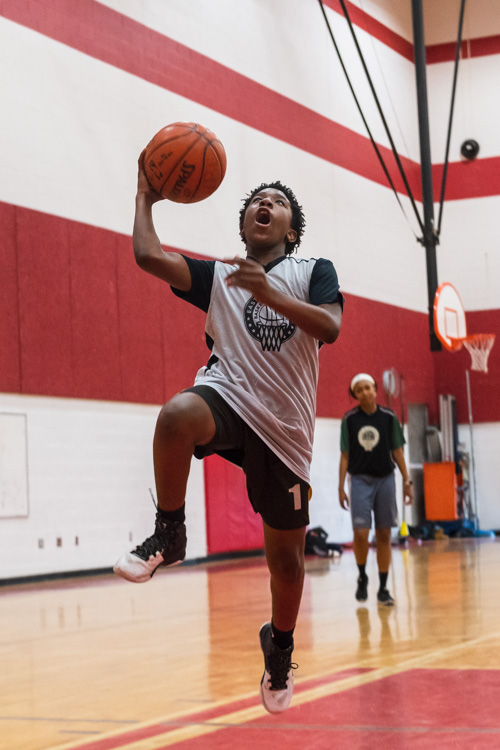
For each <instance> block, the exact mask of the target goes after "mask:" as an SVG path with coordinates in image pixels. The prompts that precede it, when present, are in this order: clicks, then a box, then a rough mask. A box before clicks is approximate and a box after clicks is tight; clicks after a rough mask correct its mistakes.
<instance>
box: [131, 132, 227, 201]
mask: <svg viewBox="0 0 500 750" xmlns="http://www.w3.org/2000/svg"><path fill="white" fill-rule="evenodd" d="M144 170H145V172H146V176H147V178H148V181H149V183H150V185H151V187H152V188H154V190H156V192H157V193H160V195H162V196H163V197H164V198H168V199H169V200H171V201H175V202H176V203H196V202H197V201H202V200H204V199H205V198H208V196H209V195H212V193H214V192H215V191H216V190H217V188H218V187H219V185H220V184H221V182H222V180H223V179H224V175H225V173H226V152H225V151H224V146H223V145H222V143H221V142H220V141H219V139H218V138H217V136H216V135H215V133H212V131H211V130H208V128H205V127H203V125H199V124H198V123H196V122H174V123H172V124H171V125H167V126H166V127H164V128H162V129H161V130H160V131H159V132H158V133H156V135H155V136H154V137H153V138H152V139H151V141H150V142H149V143H148V145H147V146H146V153H145V154H144Z"/></svg>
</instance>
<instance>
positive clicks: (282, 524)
mask: <svg viewBox="0 0 500 750" xmlns="http://www.w3.org/2000/svg"><path fill="white" fill-rule="evenodd" d="M183 393H196V394H197V395H198V396H201V398H202V399H203V400H204V401H205V402H206V404H207V405H208V407H209V409H210V411H211V412H212V416H213V418H214V421H215V435H214V437H213V439H212V440H211V441H210V443H207V445H199V446H196V448H195V451H194V455H195V456H196V458H205V456H211V455H212V454H213V453H217V454H218V455H219V456H222V458H225V459H226V460H228V461H231V462H232V463H234V464H236V465H237V466H240V467H241V468H242V469H243V471H244V472H245V476H246V485H247V492H248V498H249V500H250V502H251V504H252V507H253V509H254V511H255V513H260V515H261V516H262V518H263V520H264V521H265V522H266V523H267V525H268V526H270V527H271V528H272V529H281V530H283V531H285V530H289V529H300V528H302V527H303V526H307V525H308V524H309V499H310V496H311V488H310V486H309V484H308V483H307V482H305V481H304V480H303V479H301V478H300V477H298V476H297V475H296V474H295V473H294V472H293V471H292V470H291V469H289V468H288V466H286V465H285V464H284V463H283V461H281V460H280V459H279V458H278V456H277V455H276V454H275V453H273V451H272V450H271V449H270V448H269V447H268V446H267V445H266V443H264V441H263V440H261V438H260V437H259V436H258V435H257V434H256V433H255V432H254V431H253V430H252V429H251V427H249V426H248V425H247V423H246V422H245V420H244V419H242V418H241V417H240V416H239V414H236V412H235V411H234V410H233V409H232V408H231V406H229V404H228V403H227V402H226V401H225V400H224V398H223V397H222V396H221V395H220V394H219V393H218V392H217V391H216V390H214V388H211V387H210V386H208V385H195V386H193V387H192V388H186V390H185V391H183Z"/></svg>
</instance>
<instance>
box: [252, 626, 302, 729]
mask: <svg viewBox="0 0 500 750" xmlns="http://www.w3.org/2000/svg"><path fill="white" fill-rule="evenodd" d="M259 635H260V646H261V648H262V652H263V654H264V674H263V675H262V680H261V681H260V698H261V701H262V705H263V706H264V708H265V709H266V711H269V713H270V714H277V713H280V712H281V711H286V709H287V708H288V706H289V705H290V701H291V700H292V695H293V670H294V669H297V664H293V663H292V651H293V641H292V645H291V646H289V647H288V648H286V649H282V648H279V647H278V646H276V645H275V644H274V643H273V637H272V630H271V623H270V622H266V623H265V624H264V625H263V626H262V627H261V629H260V633H259Z"/></svg>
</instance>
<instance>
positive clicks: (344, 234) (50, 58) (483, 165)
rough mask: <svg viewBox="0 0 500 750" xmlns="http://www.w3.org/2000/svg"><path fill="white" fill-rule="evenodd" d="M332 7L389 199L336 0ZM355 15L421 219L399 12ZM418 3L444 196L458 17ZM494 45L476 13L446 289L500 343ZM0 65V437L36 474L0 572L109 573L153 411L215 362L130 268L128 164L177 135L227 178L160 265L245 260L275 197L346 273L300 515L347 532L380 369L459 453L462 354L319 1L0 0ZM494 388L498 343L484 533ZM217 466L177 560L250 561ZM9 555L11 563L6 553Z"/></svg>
mask: <svg viewBox="0 0 500 750" xmlns="http://www.w3.org/2000/svg"><path fill="white" fill-rule="evenodd" d="M324 4H325V8H326V12H327V15H328V18H329V21H330V24H331V27H332V29H333V31H334V33H335V36H336V38H337V40H338V43H339V47H340V48H341V51H342V54H343V56H344V59H345V62H346V65H347V68H348V70H349V72H350V75H351V77H352V80H353V83H354V86H355V88H356V90H357V92H358V94H359V98H360V100H361V103H362V106H363V109H364V111H365V114H366V116H367V119H368V120H369V122H370V126H371V128H372V131H373V134H374V137H375V138H376V140H377V142H378V143H379V144H380V148H381V151H382V153H383V154H384V156H386V157H387V160H388V164H389V168H390V170H391V174H393V176H394V180H395V183H396V186H397V188H398V190H400V191H401V192H402V190H403V188H402V181H401V179H400V177H399V175H398V174H397V171H396V168H395V164H394V161H393V158H392V156H391V153H390V150H389V142H388V139H387V136H386V134H385V132H384V130H383V127H382V125H381V123H380V120H379V117H378V114H377V111H376V107H375V106H374V104H373V101H372V100H371V97H370V92H369V88H368V85H367V83H366V80H365V78H364V73H363V70H362V67H361V64H360V62H359V60H358V58H357V55H356V51H355V48H354V45H353V42H352V39H351V37H350V35H349V30H348V27H347V24H346V22H345V19H344V18H343V16H342V13H341V8H340V3H338V2H337V0H325V3H324ZM347 5H348V8H349V10H350V13H351V15H352V20H353V22H354V24H355V29H356V32H357V34H358V38H359V42H360V45H361V47H362V49H363V52H364V54H365V56H366V60H367V64H368V66H369V69H370V71H371V73H372V75H373V79H374V83H375V86H376V88H377V91H378V93H379V96H380V99H381V101H382V105H383V107H384V111H385V114H386V116H387V119H388V122H389V125H390V128H391V132H392V133H393V136H394V139H395V141H396V144H397V147H398V150H399V153H400V155H401V158H402V161H403V164H404V167H405V170H406V172H407V175H408V179H409V181H410V184H411V186H412V190H413V192H414V195H415V197H416V199H417V201H419V200H420V199H421V189H420V183H419V166H418V162H419V144H418V128H417V111H416V97H415V74H414V67H413V47H412V42H411V39H412V30H411V8H410V2H409V0H408V2H406V0H405V2H401V3H397V4H395V3H394V2H390V0H357V1H356V2H350V3H347ZM424 5H425V23H426V35H427V40H428V43H429V46H428V50H427V55H428V63H429V64H428V87H429V106H430V116H431V149H432V157H433V163H434V172H435V188H436V198H437V197H438V196H439V186H440V175H441V173H442V162H443V159H444V148H445V138H446V127H447V117H448V107H449V97H450V93H451V76H452V71H453V59H454V46H453V39H454V36H455V34H456V27H457V24H458V8H459V2H458V0H443V1H442V2H441V3H439V9H436V5H435V3H433V2H431V0H428V1H427V2H426V3H425V4H424ZM499 40H500V9H499V8H498V7H497V4H496V2H495V0H481V12H479V11H477V12H476V7H475V5H474V7H473V6H472V5H471V6H470V8H468V11H467V16H466V22H465V27H464V46H463V54H462V59H461V66H460V73H459V86H458V90H457V103H456V109H455V124H454V129H453V135H452V140H451V151H450V161H451V163H450V167H449V173H448V186H447V192H446V199H447V200H446V204H445V207H444V213H443V231H442V236H441V242H440V245H439V248H438V271H439V279H440V281H444V280H447V281H450V282H452V283H453V284H454V285H455V286H456V287H457V289H458V290H459V292H460V295H461V298H462V301H463V303H464V306H465V309H466V311H467V322H468V327H469V331H470V332H479V331H488V332H490V331H491V332H497V333H500V284H499V282H498V279H499V278H500V248H499V245H498V239H497V231H496V221H495V219H496V216H497V214H498V212H499V210H500V168H499V167H500V136H499V135H498V130H497V128H496V126H495V123H496V122H497V121H498V114H499V112H498V107H499V106H500V105H499V104H498V102H500V96H499V91H498V88H499V83H498V76H497V72H496V71H497V66H498V61H499V55H500V42H499ZM0 66H1V68H2V74H1V75H0V99H1V101H2V114H1V118H0V128H1V136H2V137H1V139H0V167H1V173H2V180H1V181H0V227H1V236H2V242H1V243H0V258H1V267H2V282H3V283H2V295H1V296H0V423H1V417H2V414H19V415H25V422H23V424H25V425H26V428H25V430H24V432H23V429H21V422H19V424H18V427H19V430H20V431H19V435H18V437H19V439H20V440H21V442H22V439H23V435H24V443H23V444H24V445H25V453H26V455H25V458H26V461H25V462H24V463H23V464H22V466H24V467H27V468H25V469H24V470H23V469H22V467H21V463H20V464H19V466H18V468H17V469H16V471H18V472H19V473H20V474H22V472H23V471H25V479H27V482H24V484H23V483H22V482H21V485H22V486H21V485H19V484H16V481H17V480H16V477H15V476H12V477H10V478H9V482H10V483H7V484H6V483H5V482H4V487H3V488H2V492H3V494H2V498H3V500H2V501H1V502H0V540H1V544H0V577H2V578H3V577H16V576H23V575H36V574H42V573H51V572H60V571H64V570H75V569H89V568H100V567H108V566H110V565H111V564H112V563H113V560H114V557H115V556H116V555H117V554H118V553H119V552H120V551H121V549H122V547H124V546H125V547H127V546H129V545H130V543H131V542H133V543H136V542H137V541H138V539H139V538H141V535H142V536H143V535H144V533H147V532H148V529H149V525H150V523H151V519H152V512H151V511H152V505H151V507H149V505H150V498H149V492H148V487H150V486H152V485H153V479H152V467H151V457H150V442H151V439H152V433H153V429H154V420H155V415H156V413H157V411H158V408H159V405H160V404H161V403H163V402H164V401H166V400H167V399H168V398H170V397H171V396H172V395H173V394H174V393H176V392H177V391H178V390H180V389H181V388H183V387H186V386H188V385H190V384H191V383H192V381H193V378H194V374H195V372H196V370H197V369H198V367H199V366H200V364H202V363H203V362H204V361H205V360H206V358H207V350H206V348H205V344H204V335H203V315H202V314H201V313H200V311H198V310H195V309H194V308H190V307H189V306H187V305H185V304H183V303H182V302H181V301H180V300H178V299H177V298H174V297H173V295H171V293H170V292H169V290H168V288H167V287H166V286H165V285H164V284H162V283H161V282H159V281H157V280H155V279H153V278H149V277H147V276H146V275H145V274H144V273H143V272H141V271H140V270H139V269H138V268H137V267H136V266H135V263H134V260H133V255H132V249H131V240H130V235H131V226H132V219H133V207H134V193H135V180H136V162H137V157H138V154H139V153H140V151H141V150H142V148H143V147H144V145H145V144H146V143H147V141H148V140H149V139H150V138H151V136H152V135H153V134H154V133H155V132H156V131H157V130H158V129H159V128H160V127H162V126H163V125H165V124H167V123H168V122H173V121H176V120H192V121H199V122H202V123H203V124H204V125H206V126H208V127H209V128H210V129H212V130H213V131H215V132H216V133H217V135H218V136H219V137H220V138H221V140H222V141H223V143H224V145H225V148H226V151H227V156H228V170H227V175H226V178H225V180H224V182H223V184H222V186H221V187H220V188H219V190H218V191H217V192H216V193H215V194H214V195H213V196H212V197H211V198H209V199H208V200H206V201H203V202H201V203H199V204H195V205H193V206H182V205H177V204H168V205H167V203H165V202H164V203H161V204H159V205H157V206H156V207H155V221H156V226H157V230H158V234H159V236H160V239H161V241H162V243H163V244H164V246H165V247H168V248H172V249H175V250H179V251H182V252H186V253H188V254H191V255H194V256H197V257H210V258H224V257H226V256H227V255H228V254H230V255H233V254H234V253H235V252H242V251H243V245H242V244H241V243H240V241H239V237H238V212H239V209H240V206H241V199H242V198H244V196H245V194H246V193H247V192H248V191H249V190H251V189H252V188H253V187H254V186H256V185H258V184H259V183H260V182H262V181H265V180H275V179H280V180H282V181H283V182H285V183H287V184H289V185H290V187H292V189H293V190H294V191H295V192H296V194H297V196H298V198H299V200H300V202H301V203H302V205H303V207H304V211H305V214H306V220H307V227H306V233H305V236H304V239H303V242H302V246H301V248H300V250H301V254H302V255H304V256H314V257H318V256H323V257H327V258H330V259H331V260H332V261H333V262H334V264H335V266H336V268H337V270H338V274H339V279H340V283H341V287H342V290H343V291H344V293H345V296H346V300H347V303H346V310H345V316H344V323H343V330H342V334H341V336H340V338H339V340H338V342H337V343H336V344H335V345H333V346H329V347H324V349H323V351H322V355H321V357H322V372H321V379H320V387H319V393H318V426H317V437H316V443H315V458H314V463H313V485H314V486H313V490H314V500H313V503H312V506H311V511H312V520H313V522H314V523H319V524H321V525H323V526H325V528H327V529H328V531H329V533H330V536H331V537H332V538H336V539H338V540H339V541H346V540H347V539H348V538H350V527H349V523H348V518H347V515H346V514H342V513H341V511H340V510H337V499H336V494H337V493H336V486H337V477H336V472H337V465H338V429H339V420H340V418H341V416H342V414H343V413H344V411H345V410H346V409H347V408H349V406H350V405H351V402H350V401H349V397H348V396H347V384H348V382H349V379H350V377H351V376H352V374H353V373H354V372H356V371H359V370H368V371H370V372H373V374H374V376H375V377H376V378H378V379H379V380H381V375H382V372H383V370H384V369H386V368H388V367H395V368H396V369H397V371H398V372H400V373H401V374H402V375H404V378H405V385H406V400H407V403H426V404H427V405H428V408H429V414H430V419H431V422H432V423H434V424H437V422H438V418H439V415H438V396H439V394H440V393H453V394H454V395H455V396H456V398H457V408H458V416H459V421H460V422H461V423H462V424H463V425H464V428H463V430H464V431H463V435H464V440H465V441H466V442H467V440H468V434H469V431H468V429H466V427H467V422H468V409H467V399H466V391H465V370H466V369H467V367H468V366H469V363H468V359H467V358H468V355H467V353H465V352H459V353H458V354H456V355H451V354H449V353H447V352H444V351H443V352H435V353H431V352H430V351H429V344H428V333H427V327H428V324H427V287H426V283H427V282H426V269H425V253H424V250H423V248H422V246H421V245H420V244H419V243H418V242H417V241H416V237H415V234H417V235H418V226H417V224H416V221H415V219H414V217H413V214H412V209H411V206H410V202H409V200H408V199H407V198H406V197H404V196H401V200H402V203H403V206H404V208H405V212H406V214H407V218H405V216H404V215H403V213H402V212H401V210H400V208H399V207H398V205H397V203H396V200H395V197H394V195H393V194H392V192H391V191H390V189H389V188H388V187H387V185H386V182H385V177H384V174H383V172H382V169H381V167H380V165H379V164H378V161H377V159H376V156H375V154H374V152H373V149H372V146H371V144H370V143H369V140H368V139H367V136H366V133H365V131H364V126H363V123H362V121H361V118H360V116H359V113H358V112H357V110H356V107H355V105H354V103H353V100H352V97H351V94H350V92H349V89H348V87H347V84H346V82H345V79H344V77H343V73H342V70H341V68H340V65H339V62H338V60H337V58H336V56H335V52H334V49H333V46H332V44H331V40H330V38H329V36H328V33H327V30H326V27H325V24H324V20H323V17H322V15H321V13H320V10H319V7H318V4H317V3H316V2H310V0H275V2H273V3H267V4H261V3H255V1H254V0H240V2H239V3H238V9H237V12H236V9H235V5H234V3H231V2H230V0H217V1H216V2H213V3H206V2H203V0H191V2H190V3H188V4H186V3H185V2H182V0H168V2H164V0H146V1H145V2H144V1H142V2H139V0H106V1H105V2H104V1H103V2H97V0H79V1H78V2H77V3H75V2H74V1H73V0H48V1H47V0H45V1H42V0H15V1H14V0H1V2H0ZM466 138H475V139H476V140H477V141H478V142H479V143H480V147H481V150H480V153H479V158H478V159H477V160H476V161H474V162H471V163H466V162H463V161H462V160H461V159H460V156H459V151H460V144H461V143H462V142H463V140H465V139H466ZM418 206H419V208H420V209H421V205H420V203H418ZM499 372H500V348H499V346H498V345H497V346H496V348H494V349H493V352H492V354H491V357H490V372H489V373H488V375H483V374H480V373H472V374H471V385H472V395H473V412H474V422H475V428H474V429H475V436H476V437H475V440H476V443H477V444H479V445H481V446H482V447H481V453H480V456H479V458H478V460H477V463H478V466H480V468H481V472H480V475H479V476H478V483H479V486H480V488H481V497H482V504H481V508H482V514H483V515H482V522H483V525H484V524H487V525H490V526H493V527H499V526H500V515H499V512H498V511H497V509H496V494H495V487H496V486H498V482H499V481H500V475H498V472H499V471H500V469H498V468H496V466H495V462H494V461H492V462H490V461H484V462H483V453H484V454H486V455H487V454H488V450H487V448H488V446H489V445H491V441H492V440H493V441H494V439H495V438H497V437H498V433H499V429H500V428H499V426H498V423H499V422H500V400H499V399H498V398H496V397H495V395H494V394H495V393H497V392H498V388H499V386H500V375H499ZM395 406H396V407H397V408H399V404H395ZM10 424H11V422H10V421H9V420H5V425H4V432H3V433H2V432H1V431H0V440H1V441H2V444H4V445H7V444H8V443H9V430H10V429H11V428H10V427H9V425H10ZM16 424H17V423H16ZM18 427H16V428H15V429H16V430H17V429H18ZM16 434H17V433H16ZM483 448H484V451H483ZM477 453H478V448H477V445H476V454H477ZM0 455H1V454H0ZM483 463H484V465H483ZM232 471H235V470H230V469H228V468H227V467H224V466H221V465H220V463H218V462H217V459H214V460H213V461H212V462H207V463H206V465H205V468H204V467H203V465H202V464H200V463H199V462H193V476H192V482H191V485H190V489H189V493H188V506H189V511H188V512H189V514H190V516H189V531H188V533H189V538H190V541H189V545H190V546H189V549H188V555H189V556H190V557H191V558H196V557H203V556H205V555H206V554H213V553H215V552H223V551H227V550H228V549H233V550H234V549H249V548H251V547H253V546H259V545H260V544H261V533H260V528H259V524H258V522H257V519H255V518H253V516H252V514H251V513H249V512H248V509H247V505H246V501H245V498H244V489H243V485H242V479H241V476H240V475H239V474H233V473H232ZM5 481H7V480H5ZM16 493H17V494H16ZM23 493H24V494H23ZM21 495H22V497H21ZM234 498H237V501H236V500H234ZM235 509H236V510H235ZM16 514H17V515H16ZM146 527H147V528H146ZM75 539H78V541H77V542H75ZM57 540H59V542H58V541H57ZM20 547H21V548H22V549H23V555H22V558H20V557H19V556H18V555H13V554H12V550H13V549H14V548H15V549H19V548H20Z"/></svg>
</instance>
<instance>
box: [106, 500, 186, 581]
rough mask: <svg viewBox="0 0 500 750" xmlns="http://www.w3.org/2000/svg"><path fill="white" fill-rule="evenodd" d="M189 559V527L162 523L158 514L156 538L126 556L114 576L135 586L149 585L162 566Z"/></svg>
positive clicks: (157, 513)
mask: <svg viewBox="0 0 500 750" xmlns="http://www.w3.org/2000/svg"><path fill="white" fill-rule="evenodd" d="M185 556H186V525H185V524H184V523H183V522H182V521H162V520H161V519H160V513H159V511H157V512H156V524H155V531H154V534H153V535H152V536H150V537H148V538H147V539H146V540H145V541H144V542H143V543H142V544H139V546H138V547H136V548H135V549H134V550H133V551H132V552H125V554H124V555H122V556H121V557H120V559H119V560H118V561H117V562H116V564H115V565H114V567H113V570H114V572H115V573H116V574H117V575H119V576H121V577H122V578H126V579H127V581H132V582H133V583H144V582H145V581H149V580H150V578H151V577H152V576H153V574H154V573H155V571H156V570H157V568H159V567H160V565H176V564H177V563H180V562H182V561H183V560H184V558H185Z"/></svg>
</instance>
